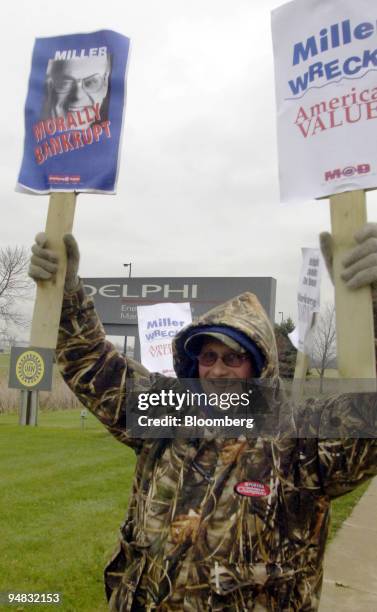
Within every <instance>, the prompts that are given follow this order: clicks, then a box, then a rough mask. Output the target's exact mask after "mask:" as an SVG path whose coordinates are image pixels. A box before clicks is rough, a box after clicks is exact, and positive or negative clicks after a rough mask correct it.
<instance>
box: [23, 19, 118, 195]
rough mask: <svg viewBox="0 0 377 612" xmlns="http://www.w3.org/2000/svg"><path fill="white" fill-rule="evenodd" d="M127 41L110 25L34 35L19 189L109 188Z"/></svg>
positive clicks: (113, 180) (108, 190)
mask: <svg viewBox="0 0 377 612" xmlns="http://www.w3.org/2000/svg"><path fill="white" fill-rule="evenodd" d="M129 43H130V41H129V39H128V38H126V37H125V36H122V35H121V34H118V33H117V32H113V31H110V30H101V31H99V32H93V33H88V34H71V35H67V36H56V37H52V38H37V39H36V41H35V45H34V51H33V58H32V66H31V74H30V79H29V89H28V94H27V99H26V105H25V142H24V155H23V160H22V165H21V171H20V174H19V178H18V185H17V189H18V190H20V191H25V190H26V191H30V192H34V193H50V192H52V191H64V192H67V191H75V192H97V193H115V188H116V180H117V173H118V165H119V147H120V141H121V131H122V122H123V108H124V100H125V74H126V68H127V60H128V54H129Z"/></svg>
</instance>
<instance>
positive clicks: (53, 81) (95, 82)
mask: <svg viewBox="0 0 377 612" xmlns="http://www.w3.org/2000/svg"><path fill="white" fill-rule="evenodd" d="M108 71H109V66H108V60H107V57H106V56H99V57H90V58H85V59H72V60H67V61H57V62H53V65H52V68H51V71H50V75H49V79H48V85H49V88H50V99H51V111H52V116H53V117H57V116H65V115H66V114H67V113H68V112H75V111H83V110H84V109H85V108H86V107H91V106H94V105H95V104H99V105H100V106H101V105H102V102H103V100H104V98H105V97H106V94H107V89H108V77H109V72H108ZM84 127H86V126H81V129H83V128H84Z"/></svg>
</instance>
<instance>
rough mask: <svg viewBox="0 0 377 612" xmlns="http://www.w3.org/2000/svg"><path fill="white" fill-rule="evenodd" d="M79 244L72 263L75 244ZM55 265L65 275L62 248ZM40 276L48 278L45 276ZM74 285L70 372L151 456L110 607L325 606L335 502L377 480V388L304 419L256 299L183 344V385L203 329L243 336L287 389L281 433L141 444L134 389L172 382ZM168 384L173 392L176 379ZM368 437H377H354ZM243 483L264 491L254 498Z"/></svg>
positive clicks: (63, 356)
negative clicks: (129, 401)
mask: <svg viewBox="0 0 377 612" xmlns="http://www.w3.org/2000/svg"><path fill="white" fill-rule="evenodd" d="M70 240H71V239H70V238H69V239H68V241H66V245H67V252H68V255H69V254H70V249H73V251H74V250H75V247H74V245H73V246H72V244H73V243H72V242H70ZM37 243H38V241H37ZM45 246H46V245H45V244H43V239H39V245H38V248H35V249H34V257H35V258H37V259H39V260H40V259H41V258H42V259H43V253H42V250H43V248H45ZM38 249H39V250H38ZM36 253H38V254H37V255H36ZM37 259H35V264H34V265H40V261H39V262H37ZM46 260H49V262H50V266H49V273H51V274H52V273H53V272H54V270H53V269H52V268H53V267H54V265H55V263H54V259H53V254H51V253H50V254H49V256H48V257H46ZM32 261H33V260H32ZM352 265H353V264H352ZM31 275H32V276H33V277H34V278H38V274H37V273H36V272H35V270H34V271H32V270H31ZM39 278H40V277H39ZM67 278H68V277H67ZM376 279H377V274H376ZM369 282H371V281H370V280H369ZM69 289H70V291H69V292H68V293H66V294H65V297H64V304H63V311H62V318H61V327H60V333H59V341H58V347H57V359H58V363H59V366H60V369H61V372H62V374H63V376H64V379H65V380H66V382H67V384H68V385H69V386H70V387H71V389H72V390H73V391H74V392H75V394H76V395H77V397H78V398H79V399H80V401H81V402H82V403H83V404H84V405H85V406H87V407H88V408H89V409H90V410H91V412H92V413H93V414H94V415H95V416H96V417H97V418H98V419H99V420H100V421H101V422H102V423H103V424H104V425H105V426H106V427H107V429H108V430H109V431H110V433H111V434H113V435H114V436H115V437H116V438H117V439H118V440H119V441H121V442H123V443H124V444H127V445H129V446H131V447H133V449H134V450H135V453H136V457H137V463H136V470H135V478H134V483H133V487H132V491H131V496H130V502H129V508H128V512H127V517H126V520H125V522H124V524H123V526H122V528H121V537H120V543H119V547H118V548H117V551H116V552H115V554H114V556H113V558H112V559H111V560H110V562H109V563H108V565H107V568H106V571H105V582H106V592H107V596H108V599H109V606H110V609H111V610H114V611H115V610H119V611H122V612H125V611H131V612H134V611H139V610H140V611H152V610H158V611H161V612H162V611H166V612H168V611H171V612H173V611H176V612H182V611H185V612H194V611H195V612H205V611H208V612H209V611H213V612H215V611H217V612H220V611H221V612H222V611H229V612H236V611H237V612H240V611H246V610H255V611H263V610H271V611H300V612H305V611H307V612H309V611H314V610H316V609H317V608H318V602H319V596H320V591H321V584H322V561H323V555H324V547H325V542H326V538H327V532H328V523H329V506H330V501H331V499H333V498H335V497H337V496H339V495H342V494H344V493H346V492H348V491H350V490H351V489H353V488H354V487H356V486H357V485H359V484H360V483H362V482H364V481H365V480H366V479H367V478H369V477H371V476H372V475H374V474H376V473H377V442H376V437H375V431H376V421H377V417H376V414H377V412H376V404H377V401H376V396H375V394H363V395H352V394H349V395H341V396H337V397H332V398H330V399H327V400H318V399H317V400H316V399H313V400H310V401H307V402H306V403H305V404H304V406H303V407H302V409H301V410H300V411H299V412H297V413H294V412H293V411H292V409H291V407H290V404H288V403H286V402H284V401H283V398H282V397H281V395H280V391H279V382H278V363H277V353H276V344H275V338H274V334H273V330H272V328H271V325H270V322H269V320H268V318H267V316H266V314H265V312H264V311H263V309H262V307H261V305H260V304H259V302H258V300H257V298H256V297H255V296H254V295H252V294H250V293H245V294H242V295H241V296H239V297H236V298H234V299H232V300H230V301H229V302H227V303H226V304H224V305H221V306H218V307H216V308H214V309H213V310H211V311H210V312H208V313H207V314H206V315H204V316H203V317H201V318H200V320H199V321H196V322H195V323H193V324H192V325H190V326H188V327H187V328H185V329H184V330H182V331H181V332H180V333H179V334H178V335H177V336H176V338H175V340H174V347H173V350H174V362H175V369H176V372H177V374H178V376H180V377H187V376H188V375H189V374H191V375H192V372H193V370H192V366H193V363H195V360H194V359H193V357H192V355H190V354H188V352H187V350H186V347H187V341H188V340H189V339H190V337H191V336H193V335H194V334H195V330H198V329H200V330H201V331H202V333H203V329H204V330H205V329H206V328H208V329H213V326H216V328H217V329H218V327H220V328H222V329H223V331H224V332H225V334H227V333H233V332H234V333H236V334H242V335H243V336H244V337H246V338H247V342H251V343H253V345H255V346H256V347H257V348H258V350H259V352H260V354H261V355H262V357H263V367H262V369H261V371H260V372H259V378H260V379H261V380H263V379H266V380H269V381H273V382H274V383H275V390H276V394H275V400H276V401H275V410H276V411H275V413H274V418H275V419H276V421H277V422H278V423H279V424H281V427H279V428H278V429H279V431H278V434H277V435H275V436H274V437H268V436H266V437H265V436H263V437H258V436H256V437H252V438H250V437H246V436H239V437H238V438H233V439H226V438H224V437H219V436H212V437H211V436H208V437H206V438H203V439H190V440H185V439H166V438H165V439H144V440H142V439H140V438H135V437H133V436H132V435H130V432H129V430H128V428H127V422H126V397H127V389H128V387H129V386H132V388H136V389H148V390H149V391H152V390H154V389H156V390H158V389H160V388H161V380H162V378H163V377H161V376H159V375H154V374H150V373H148V372H147V371H146V370H145V369H144V368H143V367H142V366H140V364H137V363H136V362H134V361H132V360H130V359H127V358H125V357H124V356H123V355H121V354H119V353H118V352H117V351H116V350H115V349H114V347H113V346H112V345H111V344H110V343H109V342H107V341H106V339H105V334H104V330H103V328H102V325H101V323H100V321H99V319H98V317H97V315H96V312H95V310H94V305H93V301H92V300H91V298H88V297H87V296H86V295H85V293H84V290H83V288H82V285H81V284H77V279H76V280H75V282H74V283H73V286H69ZM229 330H231V332H229ZM163 382H164V388H165V389H166V388H169V385H170V384H171V385H173V384H174V382H173V379H172V380H171V381H169V380H166V379H165V380H164V381H163ZM358 430H362V431H364V432H365V431H366V432H369V434H370V435H369V437H364V438H356V437H353V436H354V434H355V432H357V431H358ZM241 483H243V484H245V483H246V485H250V487H251V488H252V489H253V487H254V489H253V490H254V491H256V493H254V494H252V495H249V494H244V493H243V492H242V491H243V489H242V487H239V486H237V485H240V484H241Z"/></svg>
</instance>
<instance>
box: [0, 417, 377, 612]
mask: <svg viewBox="0 0 377 612" xmlns="http://www.w3.org/2000/svg"><path fill="white" fill-rule="evenodd" d="M79 414H80V411H72V410H66V411H57V412H45V413H40V415H39V416H40V418H39V426H38V427H37V428H28V427H19V426H18V425H17V416H16V415H14V414H6V415H0V464H1V496H0V515H1V555H0V592H1V591H12V590H17V591H24V592H25V591H26V592H50V593H51V592H60V593H62V595H63V605H62V606H61V607H59V608H58V607H57V606H48V608H49V609H50V608H51V607H53V608H54V609H57V610H58V609H60V610H63V611H64V612H71V611H72V612H73V611H75V612H76V611H77V612H105V611H106V610H107V603H106V601H105V596H104V590H103V580H102V574H103V567H104V564H105V562H106V560H107V559H108V558H109V556H110V554H111V552H112V549H113V548H114V547H115V544H116V542H117V527H118V526H119V525H120V523H121V522H122V520H123V518H124V515H125V511H126V506H127V498H128V493H129V490H130V486H131V482H132V476H133V470H134V464H135V461H134V454H133V451H131V450H130V449H128V448H127V447H126V446H124V445H122V444H120V443H119V442H117V441H116V440H114V439H113V438H112V437H111V436H110V435H109V434H108V433H107V432H106V431H105V429H104V428H103V427H102V426H101V425H100V424H99V423H98V422H97V421H96V419H95V418H94V417H93V416H92V415H90V414H88V418H87V419H86V421H85V428H84V429H81V423H80V416H79ZM365 488H366V485H364V486H363V487H361V488H359V489H358V490H356V491H355V492H353V493H351V494H349V495H346V496H344V497H343V498H341V499H339V500H336V501H335V502H334V503H333V525H332V534H333V533H334V531H335V529H336V528H338V527H339V525H340V524H341V522H342V521H343V520H344V519H345V518H346V517H347V516H348V514H349V513H350V511H351V509H352V507H353V505H354V504H355V503H356V502H357V501H358V499H359V498H360V497H361V495H362V493H363V492H364V490H365ZM0 609H4V610H5V609H6V610H10V609H11V608H5V607H2V606H1V605H0ZM13 609H18V610H25V611H27V610H31V609H32V610H42V609H43V610H46V606H38V605H33V606H32V608H31V607H29V606H24V607H22V606H20V607H17V608H15V607H13Z"/></svg>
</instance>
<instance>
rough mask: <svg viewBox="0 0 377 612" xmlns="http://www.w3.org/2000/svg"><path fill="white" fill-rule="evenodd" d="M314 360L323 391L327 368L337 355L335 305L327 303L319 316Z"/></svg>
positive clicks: (320, 388)
mask: <svg viewBox="0 0 377 612" xmlns="http://www.w3.org/2000/svg"><path fill="white" fill-rule="evenodd" d="M311 357H312V360H313V362H314V363H315V364H316V365H315V367H316V370H317V372H318V374H319V381H320V382H319V391H320V393H322V391H323V378H324V375H325V370H326V369H327V368H328V367H329V365H330V362H331V361H332V360H333V359H334V358H335V357H336V330H335V307H334V306H333V305H332V304H326V306H325V309H324V311H323V312H322V313H321V314H320V315H319V316H318V318H317V321H316V325H315V329H314V332H313V344H312V355H311Z"/></svg>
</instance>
